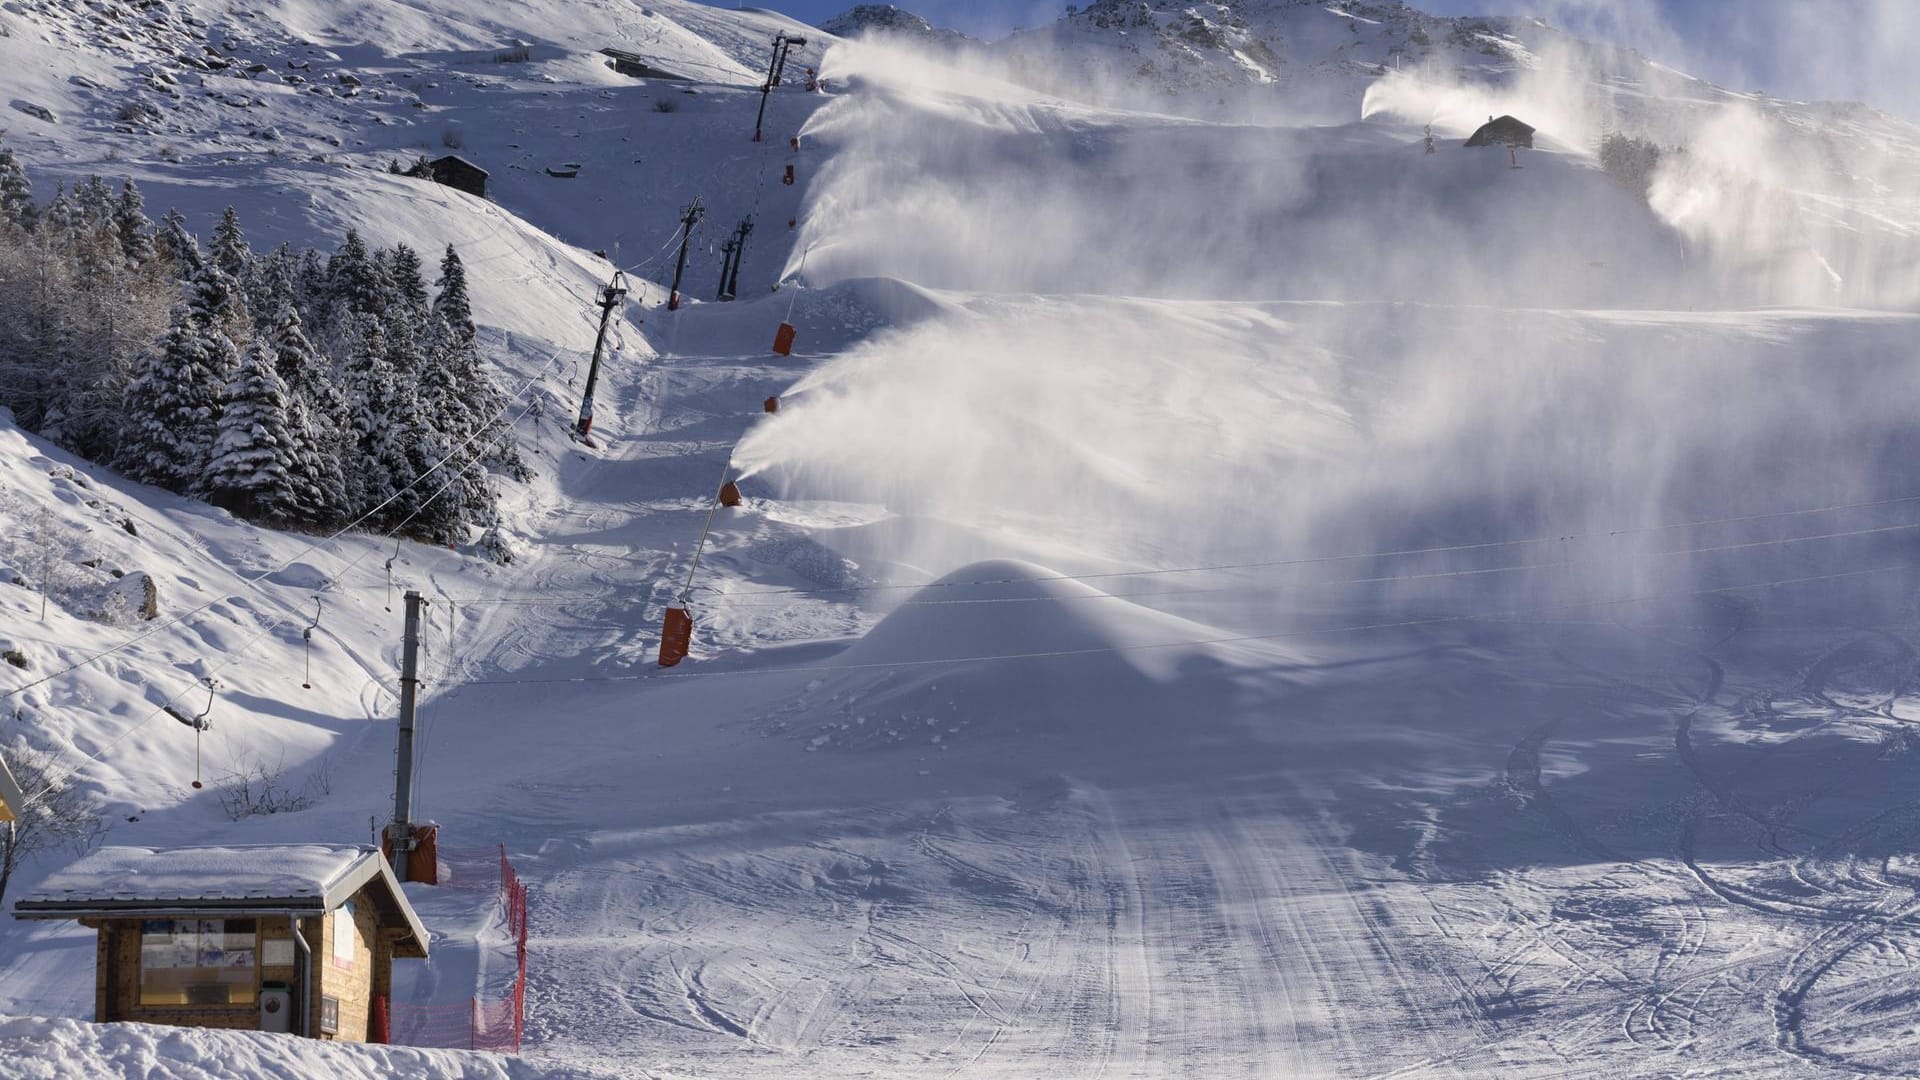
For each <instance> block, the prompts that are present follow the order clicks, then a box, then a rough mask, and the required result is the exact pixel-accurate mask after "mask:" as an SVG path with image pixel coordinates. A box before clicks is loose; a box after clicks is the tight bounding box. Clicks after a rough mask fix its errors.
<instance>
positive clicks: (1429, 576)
mask: <svg viewBox="0 0 1920 1080" xmlns="http://www.w3.org/2000/svg"><path fill="white" fill-rule="evenodd" d="M1888 501H1889V502H1897V501H1906V500H1888ZM1860 505H1882V504H1860ZM1823 509H1837V508H1823ZM1817 512H1820V511H1815V510H1802V511H1790V512H1789V513H1793V514H1810V513H1817ZM1762 516H1765V517H1780V516H1785V515H1784V514H1777V515H1750V516H1748V517H1746V518H1723V519H1716V520H1715V521H1714V522H1712V523H1716V524H1717V523H1719V522H1721V521H1745V520H1753V519H1754V518H1756V517H1762ZM1690 524H1707V523H1706V522H1695V523H1684V524H1675V525H1670V526H1659V527H1657V529H1656V528H1649V529H1639V530H1628V529H1623V530H1616V531H1614V532H1609V533H1605V534H1601V533H1591V534H1587V536H1585V537H1565V538H1562V539H1567V540H1575V539H1592V538H1599V537H1601V536H1606V537H1614V536H1623V535H1626V534H1628V533H1630V532H1653V531H1657V530H1670V529H1678V528H1684V527H1687V525H1690ZM1914 530H1920V522H1907V523H1902V524H1896V525H1877V526H1872V527H1869V528H1862V529H1846V530H1841V531H1838V532H1828V533H1817V534H1811V535H1806V536H1787V537H1778V538H1775V539H1772V540H1751V541H1744V542H1741V543H1738V544H1713V545H1706V546H1701V547H1690V548H1673V549H1669V550H1663V551H1643V552H1629V553H1626V555H1625V556H1624V557H1627V558H1643V559H1644V558H1672V557H1676V556H1682V555H1710V554H1718V553H1723V552H1729V551H1747V550H1754V549H1759V548H1770V547H1787V546H1790V545H1794V544H1808V543H1815V542H1818V541H1823V540H1839V539H1845V538H1849V537H1856V536H1874V535H1879V534H1884V533H1895V532H1910V531H1914ZM1543 542H1545V541H1542V540H1510V541H1500V542H1495V543H1489V544H1468V545H1457V546H1453V547H1439V548H1418V549H1410V550H1401V551H1378V552H1367V553H1355V554H1348V555H1328V556H1321V557H1319V558H1316V559H1306V560H1286V561H1279V562H1270V563H1238V564H1231V565H1214V566H1194V567H1162V568H1160V569H1156V570H1118V571H1104V572H1099V573H1092V574H1057V575H1048V576H1036V577H1026V578H989V579H981V580H977V581H953V582H940V581H935V582H927V583H924V584H920V585H865V586H860V585H853V586H847V587H844V588H840V589H817V590H815V589H750V590H746V591H742V592H733V593H726V592H716V593H714V594H713V595H712V596H710V597H709V598H708V599H709V600H711V601H715V602H720V603H729V604H732V606H734V607H784V606H786V605H785V603H773V602H768V603H755V602H753V601H752V600H751V599H750V598H752V597H759V596H792V597H798V598H802V599H805V598H819V597H821V596H823V595H840V594H845V593H863V592H880V591H889V590H901V589H930V588H966V587H969V586H984V585H1017V584H1028V583H1037V582H1052V581H1087V580H1099V579H1106V578H1116V577H1136V576H1145V575H1165V574H1184V573H1197V572H1201V571H1210V570H1239V569H1252V568H1263V567H1274V566H1293V565H1308V564H1314V563H1324V562H1336V561H1342V560H1358V559H1380V558H1388V557H1392V556H1401V555H1424V554H1434V553H1440V552H1449V551H1464V550H1476V549H1482V548H1491V547H1504V546H1514V545H1519V544H1532V543H1543ZM1602 561H1605V559H1604V558H1597V557H1594V558H1584V559H1558V560H1554V561H1551V562H1531V563H1518V564H1515V565H1511V566H1491V567H1475V568H1471V569H1464V570H1434V571H1428V572H1424V573H1414V574H1381V575H1376V576H1373V577H1360V578H1336V579H1333V580H1329V581H1307V582H1292V583H1274V584H1266V585H1262V584H1258V583H1255V584H1244V585H1231V586H1218V587H1211V588H1203V589H1165V590H1159V591H1155V592H1135V593H1090V594H1086V595H1080V596H1005V597H997V596H995V597H969V598H964V599H955V600H908V601H906V602H904V603H903V604H901V605H900V606H902V607H932V606H942V605H961V604H1027V603H1068V602H1076V601H1082V600H1131V599H1142V598H1150V597H1170V596H1199V595H1206V594H1209V593H1226V592H1273V591H1292V590H1296V589H1316V588H1332V587H1335V586H1340V585H1382V584H1390V583H1392V582H1396V581H1426V580H1434V579H1442V578H1465V577H1482V576H1488V575H1493V574H1511V573H1522V572H1525V571H1529V570H1551V569H1560V568H1564V567H1573V566H1581V565H1591V564H1594V563H1597V562H1602ZM743 598H747V599H746V602H744V603H743V602H740V601H742V599H743ZM604 599H605V597H604V596H603V595H601V594H597V593H595V594H579V595H559V596H554V595H546V596H498V597H470V598H465V599H461V600H459V602H460V603H462V604H473V605H520V606H526V607H543V606H550V605H551V606H559V605H565V604H571V603H581V602H590V601H594V600H604Z"/></svg>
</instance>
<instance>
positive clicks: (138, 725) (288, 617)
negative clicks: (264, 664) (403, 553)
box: [22, 404, 532, 804]
mask: <svg viewBox="0 0 1920 1080" xmlns="http://www.w3.org/2000/svg"><path fill="white" fill-rule="evenodd" d="M531 409H532V405H531V404H529V405H528V406H527V407H526V408H523V409H522V410H521V412H520V414H519V416H517V417H515V418H514V420H513V421H512V422H511V423H509V424H508V425H507V426H508V427H509V428H511V427H512V424H515V423H518V422H519V421H520V419H522V418H524V417H525V416H526V415H527V412H528V411H530V410H531ZM495 419H496V421H497V419H498V417H497V416H496V418H495ZM463 468H464V466H463ZM458 479H459V477H458V475H457V474H456V475H455V476H453V477H451V478H449V479H448V480H447V481H446V482H445V483H443V484H441V485H440V488H439V490H437V491H435V492H434V493H433V494H432V495H431V496H429V497H428V498H427V500H426V501H425V502H423V503H421V504H420V506H419V507H417V508H416V509H415V510H414V511H413V513H411V514H408V515H407V516H406V517H405V518H403V519H401V521H400V522H399V524H397V525H395V526H394V527H393V528H392V529H391V530H390V531H389V532H388V534H387V535H388V536H389V537H391V536H393V535H395V534H397V533H398V532H399V531H400V530H401V529H404V528H406V527H407V526H408V525H409V524H411V523H412V522H413V519H414V518H416V517H418V516H420V515H421V514H422V513H424V512H426V510H427V508H428V507H430V506H432V505H433V502H434V500H436V499H438V498H439V497H440V496H441V495H442V494H444V493H445V492H446V491H447V490H448V489H449V488H451V487H452V486H453V484H454V482H455V481H456V480H458ZM373 550H375V549H374V548H372V547H369V548H368V549H367V552H363V553H361V555H360V559H364V558H366V555H367V553H368V552H372V551H373ZM360 559H355V560H354V562H353V563H349V564H348V566H347V567H346V569H345V570H342V571H341V573H342V574H344V573H345V572H346V570H351V569H352V568H353V566H354V565H356V564H357V563H358V562H359V561H360ZM294 621H296V619H295V616H294V615H293V614H291V613H285V614H282V615H280V616H278V617H276V618H275V619H274V621H273V622H271V623H268V624H267V625H266V626H265V627H263V628H261V630H260V631H259V632H258V633H255V634H254V635H253V636H252V637H250V638H248V639H247V640H246V641H245V642H243V643H242V644H241V645H240V647H239V648H238V649H235V650H233V651H231V652H230V653H229V654H228V655H227V658H226V659H225V660H223V661H221V662H220V663H219V664H218V665H216V666H215V667H214V668H213V669H212V670H211V671H209V672H208V673H207V675H206V678H208V679H212V678H213V677H214V676H215V675H217V674H219V673H220V672H222V671H224V670H226V669H227V668H228V667H229V666H231V665H233V664H234V663H236V662H238V661H239V659H240V658H241V657H242V656H244V655H245V654H246V652H247V650H249V649H251V648H252V647H253V646H254V645H255V644H256V643H257V642H259V641H260V639H261V638H264V637H266V636H267V635H268V634H270V633H272V632H273V631H274V630H276V629H278V628H279V627H281V626H283V625H285V624H287V623H290V622H294ZM449 641H451V638H449ZM196 685H197V684H196ZM22 689H24V687H23V688H22ZM191 689H193V687H187V688H186V689H183V690H181V691H179V692H178V693H176V694H174V695H173V696H172V697H169V698H168V699H167V700H165V701H163V702H161V703H160V706H159V707H158V708H156V709H154V710H153V711H152V712H150V713H148V714H147V715H146V716H144V717H141V718H140V719H139V720H137V721H135V722H134V723H133V724H132V725H130V726H128V727H127V728H126V729H125V730H123V731H122V732H121V733H120V734H119V735H117V736H115V737H114V738H113V739H112V740H110V741H109V742H107V743H106V745H104V746H101V747H100V748H99V749H97V750H94V751H93V752H92V753H89V754H86V755H84V756H82V758H81V759H80V761H79V762H78V763H77V764H75V765H74V766H73V768H71V769H68V770H67V771H66V772H64V773H62V774H61V775H60V778H59V779H58V780H55V781H53V782H52V783H50V784H49V785H48V786H47V787H46V788H43V789H42V790H41V791H39V792H38V793H36V794H35V795H33V796H30V797H28V799H27V800H26V801H27V802H28V804H31V803H33V802H34V801H35V800H37V799H38V798H39V797H41V796H43V795H45V794H46V793H47V792H49V791H52V790H53V789H54V788H56V787H58V786H59V785H60V784H62V783H65V782H66V780H67V778H69V777H71V776H73V775H75V774H76V773H78V772H79V771H80V770H81V769H84V768H86V767H87V766H88V765H89V764H91V763H92V762H95V761H98V760H100V759H101V758H102V757H104V756H106V754H107V753H108V752H109V751H110V750H112V749H114V748H115V747H117V746H119V745H120V744H121V743H123V742H125V741H126V740H127V739H128V738H129V737H131V736H132V735H133V734H134V732H136V731H139V730H140V729H142V728H144V727H146V726H147V725H148V724H149V723H151V722H153V721H154V720H155V719H157V718H159V717H160V716H162V715H165V714H166V712H167V709H168V707H169V706H171V705H172V704H173V703H174V702H175V701H177V700H179V699H180V698H181V697H182V696H183V695H185V694H186V693H187V692H188V691H189V690H191ZM386 689H388V692H389V693H392V690H391V688H386ZM395 696H396V697H397V696H398V695H395Z"/></svg>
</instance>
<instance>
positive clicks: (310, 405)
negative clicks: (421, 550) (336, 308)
mask: <svg viewBox="0 0 1920 1080" xmlns="http://www.w3.org/2000/svg"><path fill="white" fill-rule="evenodd" d="M259 337H260V339H262V340H264V341H265V342H267V344H268V345H269V347H270V348H271V349H272V351H273V358H274V371H275V373H276V374H278V375H279V376H280V379H281V381H282V382H283V383H284V384H285V385H286V387H287V396H288V399H289V404H288V409H287V415H288V420H287V429H288V433H289V435H290V436H291V437H292V439H293V453H292V458H291V463H290V470H291V473H292V479H293V484H294V488H295V492H296V498H297V503H298V507H297V513H296V516H295V520H297V521H298V522H300V523H302V524H306V525H315V526H323V525H332V524H336V523H339V522H344V521H346V520H349V519H350V518H351V516H352V513H351V511H352V509H353V497H352V496H351V495H350V493H349V491H348V485H347V481H346V477H345V473H344V467H345V466H344V459H345V458H346V457H347V456H348V454H347V450H348V444H349V442H350V441H351V440H349V439H348V438H347V437H346V436H345V435H344V434H343V427H344V425H345V423H346V411H347V410H346V405H345V402H344V400H343V399H342V397H341V395H340V391H339V389H338V388H337V387H336V386H334V384H333V381H332V380H331V379H330V378H329V377H328V368H329V366H330V365H329V364H328V363H327V361H326V360H325V359H324V358H323V357H321V356H320V354H319V353H318V352H317V351H316V350H315V349H314V347H313V343H312V342H310V341H308V340H307V335H306V333H305V331H304V330H303V329H302V328H301V325H300V310H299V308H298V307H297V306H295V305H294V304H293V302H292V301H291V300H289V299H283V300H282V301H281V303H280V307H279V309H278V312H277V314H276V316H275V318H274V319H273V320H272V322H271V325H270V326H266V327H263V328H262V330H261V332H260V335H259Z"/></svg>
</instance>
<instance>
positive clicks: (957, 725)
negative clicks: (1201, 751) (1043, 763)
mask: <svg viewBox="0 0 1920 1080" xmlns="http://www.w3.org/2000/svg"><path fill="white" fill-rule="evenodd" d="M1231 636H1232V635H1231V634H1230V633H1229V632H1227V631H1223V630H1219V629H1217V628H1214V627H1209V626H1205V625H1202V624H1200V623H1196V622H1192V621H1190V620H1187V619H1182V618H1177V617H1175V616H1172V615H1167V614H1165V613H1162V612H1158V611H1153V610H1151V609H1149V608H1145V607H1141V606H1140V605H1138V604H1135V603H1132V602H1129V601H1128V600H1127V599H1125V598H1124V597H1121V596H1115V595H1113V594H1110V593H1106V592H1102V591H1101V590H1099V589H1097V588H1094V587H1093V586H1091V585H1088V584H1086V583H1085V582H1082V581H1075V580H1069V579H1065V578H1063V577H1061V576H1060V575H1058V574H1056V573H1054V572H1052V571H1050V570H1047V569H1046V568H1044V567H1041V566H1037V565H1034V564H1032V563H1024V562H1016V561H1011V560H994V561H988V562H978V563H973V564H971V565H968V566H964V567H961V568H960V569H958V570H955V571H954V572H952V573H951V574H948V575H947V576H946V577H943V578H941V579H940V580H938V581H935V582H933V583H931V584H929V585H926V586H924V587H922V588H920V589H919V590H917V591H916V592H914V593H913V594H912V595H911V596H910V597H909V598H908V599H907V600H905V601H904V602H902V603H901V604H900V606H899V607H898V608H896V609H895V610H894V611H893V612H892V613H890V614H889V615H887V617H886V618H884V619H882V620H881V621H880V623H879V624H878V625H876V626H875V627H874V628H873V629H872V630H871V631H870V632H868V634H867V636H866V637H864V638H862V639H861V640H860V642H859V643H858V644H856V645H854V646H852V647H851V648H849V649H847V650H846V651H845V652H843V653H841V654H840V655H839V656H838V657H836V658H835V659H834V660H832V661H830V662H829V664H828V666H829V667H833V668H839V669H841V670H840V671H837V672H835V673H833V674H831V675H828V676H827V677H825V678H822V679H818V680H815V681H814V682H813V683H812V684H810V685H809V687H808V689H807V690H806V692H805V693H803V694H802V695H800V697H799V698H798V699H797V700H796V701H794V702H793V703H792V704H791V705H789V706H788V707H787V708H785V709H784V710H782V712H781V713H780V714H778V715H776V716H774V717H770V718H768V719H769V720H770V721H771V722H772V726H773V727H774V728H775V729H777V730H782V731H789V732H792V733H795V734H798V735H801V736H805V737H809V738H811V745H812V746H813V747H814V748H816V749H826V748H830V747H843V748H855V749H858V748H869V747H878V746H887V745H921V746H932V747H935V748H939V749H942V750H944V749H945V748H946V747H948V746H951V745H955V744H957V743H963V742H964V741H965V740H966V739H967V738H969V737H973V736H979V735H983V734H988V733H993V734H997V735H1003V736H1011V735H1021V734H1029V733H1037V734H1062V733H1065V734H1070V735H1086V734H1092V733H1096V732H1097V733H1101V734H1112V733H1115V732H1118V731H1122V730H1132V731H1135V732H1137V733H1140V734H1143V735H1152V734H1168V735H1182V734H1187V733H1191V732H1192V731H1193V730H1195V729H1196V728H1197V727H1198V726H1200V725H1206V724H1210V723H1211V721H1213V720H1214V719H1215V718H1217V717H1218V716H1220V715H1221V714H1222V713H1223V712H1224V704H1225V700H1226V697H1227V695H1229V694H1230V693H1231V692H1232V690H1233V683H1232V679H1231V671H1232V670H1233V668H1234V667H1236V666H1241V667H1244V666H1245V665H1246V664H1248V663H1249V662H1252V661H1253V660H1254V659H1255V658H1254V656H1253V654H1252V653H1250V652H1248V651H1245V650H1244V649H1241V648H1240V647H1238V646H1235V647H1232V651H1231V652H1229V651H1228V650H1227V648H1226V647H1223V646H1219V645H1208V644H1205V643H1206V642H1210V641H1218V640H1219V639H1222V638H1227V637H1231ZM1234 654H1237V658H1236V656H1235V655H1234ZM1268 659H1270V657H1268ZM1069 718H1071V719H1069Z"/></svg>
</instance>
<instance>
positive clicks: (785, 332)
mask: <svg viewBox="0 0 1920 1080" xmlns="http://www.w3.org/2000/svg"><path fill="white" fill-rule="evenodd" d="M799 333H800V331H798V330H795V329H794V328H793V324H792V323H790V322H783V323H781V324H780V329H778V330H775V331H774V332H773V352H774V355H775V356H792V355H793V339H794V337H795V336H796V335H798V334H799Z"/></svg>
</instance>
